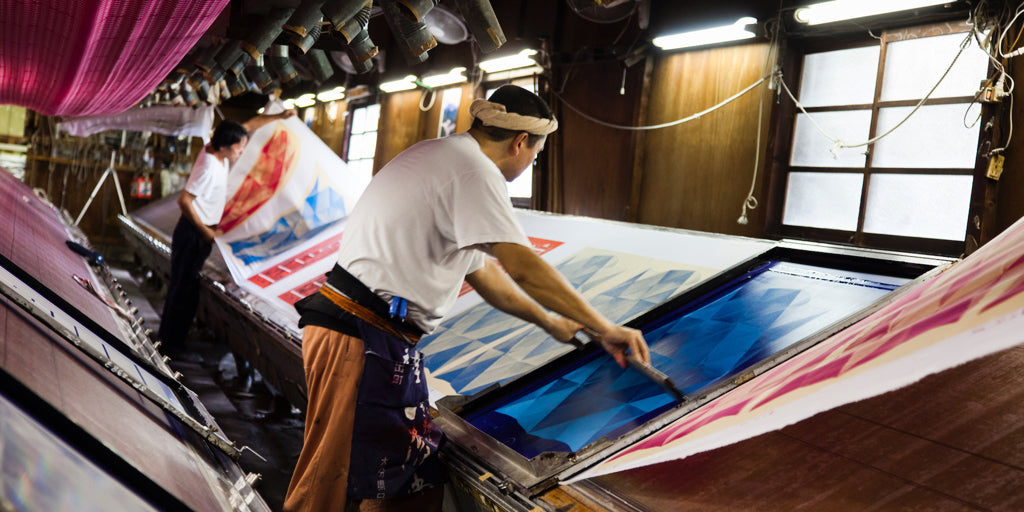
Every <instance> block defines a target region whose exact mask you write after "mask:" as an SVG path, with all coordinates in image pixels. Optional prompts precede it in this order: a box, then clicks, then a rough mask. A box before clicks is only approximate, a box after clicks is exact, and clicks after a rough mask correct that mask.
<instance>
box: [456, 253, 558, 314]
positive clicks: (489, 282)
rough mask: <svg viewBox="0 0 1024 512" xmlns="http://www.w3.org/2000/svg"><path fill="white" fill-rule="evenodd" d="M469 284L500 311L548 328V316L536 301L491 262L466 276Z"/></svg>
mask: <svg viewBox="0 0 1024 512" xmlns="http://www.w3.org/2000/svg"><path fill="white" fill-rule="evenodd" d="M466 280H467V281H469V284H470V285H471V286H473V288H474V289H476V291H477V293H479V294H480V297H481V298H483V299H484V300H485V301H487V303H488V304H490V305H491V306H493V307H495V308H497V309H498V310H500V311H503V312H505V313H508V314H510V315H512V316H514V317H516V318H519V319H520V320H525V321H527V322H530V323H533V324H537V325H539V326H540V327H541V328H543V329H545V330H550V329H549V327H550V326H549V324H550V321H551V319H550V317H549V315H548V313H547V312H546V311H544V310H543V309H542V308H541V307H540V306H539V305H538V304H537V303H536V302H534V301H533V300H531V299H530V298H529V297H527V296H525V295H523V293H522V292H520V291H519V288H518V287H517V286H516V285H515V284H514V283H513V282H512V280H511V279H509V277H508V276H507V275H505V273H504V272H502V271H501V270H500V269H498V268H497V266H496V265H495V264H494V263H493V262H487V265H486V266H485V267H484V268H482V269H480V270H479V271H477V272H474V273H473V274H471V275H469V276H466Z"/></svg>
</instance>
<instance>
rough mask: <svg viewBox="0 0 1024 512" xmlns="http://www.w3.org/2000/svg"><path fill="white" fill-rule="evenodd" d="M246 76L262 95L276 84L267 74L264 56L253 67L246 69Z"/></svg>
mask: <svg viewBox="0 0 1024 512" xmlns="http://www.w3.org/2000/svg"><path fill="white" fill-rule="evenodd" d="M245 76H246V77H247V78H248V79H249V81H251V82H252V83H253V84H254V85H255V86H256V89H257V90H259V91H260V92H262V93H266V92H268V88H269V87H270V85H271V84H272V83H273V82H274V79H273V78H271V76H270V73H269V72H267V68H265V67H264V66H263V56H262V55H260V56H259V58H257V59H255V60H254V61H253V62H252V65H251V66H249V67H247V68H245Z"/></svg>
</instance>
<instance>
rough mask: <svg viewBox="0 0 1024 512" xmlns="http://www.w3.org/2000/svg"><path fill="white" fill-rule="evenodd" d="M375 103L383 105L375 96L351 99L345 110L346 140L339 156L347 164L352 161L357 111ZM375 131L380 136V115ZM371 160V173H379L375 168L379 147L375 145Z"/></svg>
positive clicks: (378, 140)
mask: <svg viewBox="0 0 1024 512" xmlns="http://www.w3.org/2000/svg"><path fill="white" fill-rule="evenodd" d="M373 105H381V103H380V102H379V101H377V98H376V97H373V96H370V97H365V98H358V99H354V100H352V101H350V102H349V104H348V109H347V110H346V112H345V136H344V139H343V140H344V142H343V144H342V148H341V149H342V150H341V152H340V153H339V156H341V159H342V160H344V161H345V163H346V164H348V163H349V161H350V158H349V152H350V151H351V149H352V148H351V142H352V121H353V120H354V119H355V111H356V110H358V109H361V108H367V107H370V106H373ZM381 108H383V105H381ZM374 131H375V132H377V135H378V137H379V136H380V117H379V116H378V118H377V129H376V130H374ZM363 133H366V132H363ZM377 145H380V139H379V138H378V139H377ZM360 160H362V159H360ZM370 160H372V161H373V162H372V163H371V165H370V174H371V176H372V175H373V174H376V173H377V169H376V168H375V166H376V164H377V148H376V146H375V147H374V150H373V157H372V158H371V159H370Z"/></svg>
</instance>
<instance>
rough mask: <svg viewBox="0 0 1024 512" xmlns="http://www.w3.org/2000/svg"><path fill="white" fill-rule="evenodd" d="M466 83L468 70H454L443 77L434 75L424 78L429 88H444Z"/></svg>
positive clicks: (459, 68)
mask: <svg viewBox="0 0 1024 512" xmlns="http://www.w3.org/2000/svg"><path fill="white" fill-rule="evenodd" d="M465 81H466V68H464V67H458V68H452V70H451V71H449V72H447V73H445V74H443V75H432V76H428V77H424V78H423V83H424V84H426V85H427V86H429V87H444V86H446V85H455V84H460V83H462V82H465Z"/></svg>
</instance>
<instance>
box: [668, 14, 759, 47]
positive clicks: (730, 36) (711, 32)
mask: <svg viewBox="0 0 1024 512" xmlns="http://www.w3.org/2000/svg"><path fill="white" fill-rule="evenodd" d="M754 24H757V18H752V17H750V16H746V17H743V18H740V19H738V20H736V22H735V23H733V24H731V25H722V26H720V27H713V28H706V29H703V30H693V31H690V32H681V33H678V34H672V35H667V36H660V37H655V38H654V44H655V45H656V46H658V47H660V48H661V49H663V50H675V49H677V48H690V47H693V46H705V45H709V44H715V43H724V42H726V41H738V40H740V39H750V38H751V37H754V35H755V34H754V33H753V32H751V31H749V30H747V25H754Z"/></svg>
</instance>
